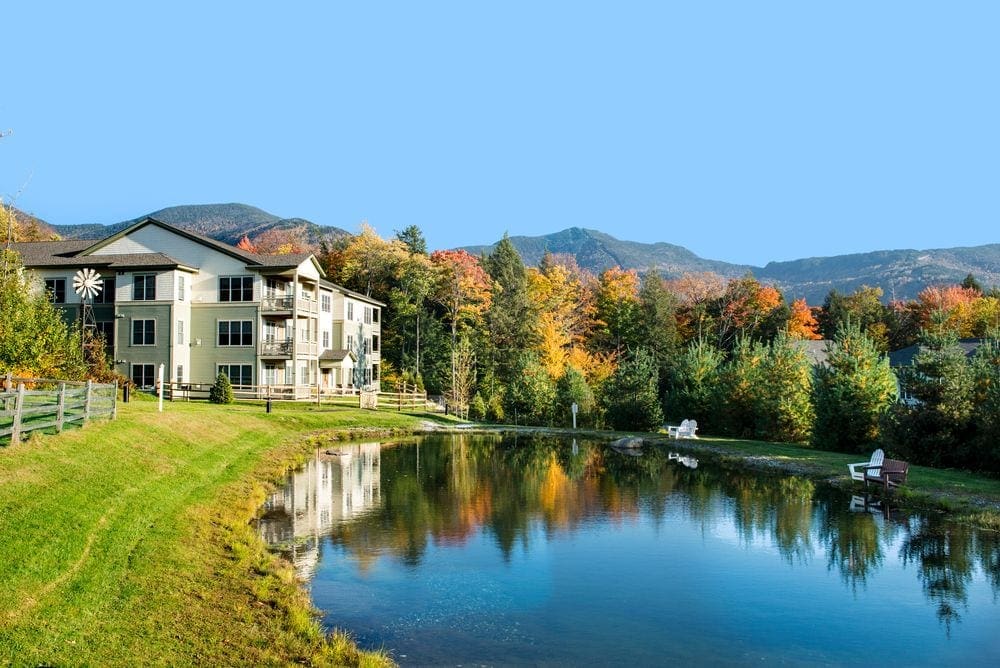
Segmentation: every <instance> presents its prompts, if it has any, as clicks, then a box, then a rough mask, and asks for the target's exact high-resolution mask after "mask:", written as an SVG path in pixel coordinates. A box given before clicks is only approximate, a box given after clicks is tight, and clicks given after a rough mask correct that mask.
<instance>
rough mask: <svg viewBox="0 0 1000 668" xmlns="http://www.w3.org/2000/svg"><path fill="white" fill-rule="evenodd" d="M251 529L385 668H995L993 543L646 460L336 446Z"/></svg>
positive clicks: (659, 458)
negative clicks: (526, 667) (381, 652)
mask: <svg viewBox="0 0 1000 668" xmlns="http://www.w3.org/2000/svg"><path fill="white" fill-rule="evenodd" d="M869 501H872V500H871V499H869ZM259 529H260V531H261V533H262V535H263V536H264V538H265V539H266V540H267V541H269V542H270V543H271V544H272V545H273V546H274V548H275V549H277V550H280V551H281V552H283V553H284V554H285V555H286V556H288V558H289V559H291V560H292V561H293V562H294V563H295V565H296V568H297V570H298V572H299V575H300V576H301V577H302V578H303V580H304V581H305V582H306V583H307V586H308V587H309V588H310V591H311V594H312V597H313V601H314V603H315V604H316V606H317V607H318V608H319V609H320V610H321V611H322V612H323V620H324V623H325V624H326V625H327V626H328V627H333V626H336V627H338V628H342V629H346V630H348V631H349V632H351V633H352V634H353V635H354V636H355V637H356V639H357V640H358V642H359V644H360V645H361V646H363V647H366V648H377V647H385V648H386V649H389V650H391V652H392V656H393V658H394V659H395V660H396V661H398V662H399V663H400V664H402V665H442V664H448V665H459V664H466V665H468V664H477V665H483V664H487V665H497V664H501V665H503V664H513V665H523V664H551V665H595V664H596V665H601V664H604V665H608V664H612V665H619V664H632V665H662V664H664V663H667V662H685V663H713V664H716V663H750V662H761V661H766V662H777V661H780V662H784V663H793V664H799V663H808V664H816V663H827V664H874V663H880V662H887V663H892V664H908V665H940V664H947V665H959V664H976V665H1000V604H998V593H1000V535H998V534H996V533H992V532H979V531H976V530H974V529H972V528H970V527H967V526H961V525H956V524H950V523H947V522H944V521H942V520H941V519H940V518H936V517H933V516H920V515H905V514H903V513H901V512H899V511H898V510H897V509H894V508H892V507H891V506H885V507H883V506H882V505H879V504H874V503H869V504H868V505H866V504H865V498H864V497H861V496H853V497H852V495H851V494H849V493H844V492H841V491H839V490H835V489H833V488H828V487H826V486H824V485H816V484H814V483H813V482H811V481H809V480H805V479H802V478H796V477H781V476H773V477H771V476H762V475H752V474H748V473H746V472H743V471H739V470H733V469H732V468H727V467H724V466H722V465H720V464H717V463H716V464H713V463H712V462H709V461H706V460H704V458H702V459H701V460H700V461H699V459H696V458H695V457H693V456H690V455H685V454H683V453H674V452H669V451H668V450H666V449H663V448H661V447H659V446H646V447H644V448H643V449H641V450H640V451H619V450H615V449H612V448H610V447H608V445H607V444H605V443H596V442H586V441H582V440H581V441H571V440H564V439H560V438H553V437H539V436H532V437H525V436H523V435H522V436H513V435H504V436H501V435H472V434H461V435H444V436H434V437H426V438H423V439H420V440H419V441H411V442H401V443H392V444H389V443H382V444H379V443H363V444H345V445H339V446H333V447H331V448H330V450H329V451H326V450H324V451H319V452H317V453H316V455H315V457H314V458H313V459H312V460H311V461H309V462H308V465H307V466H305V467H304V468H303V469H302V470H301V471H300V472H297V473H295V474H293V475H291V476H290V477H289V479H288V483H287V486H286V487H285V488H284V489H283V490H281V491H279V492H278V493H276V494H274V495H273V496H271V497H270V498H269V499H268V501H267V504H266V505H265V508H264V510H263V515H262V517H261V519H260V521H259Z"/></svg>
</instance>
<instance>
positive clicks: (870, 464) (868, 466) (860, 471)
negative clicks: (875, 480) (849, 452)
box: [847, 449, 885, 482]
mask: <svg viewBox="0 0 1000 668" xmlns="http://www.w3.org/2000/svg"><path fill="white" fill-rule="evenodd" d="M883 461H885V453H884V452H882V450H881V449H879V450H876V451H875V452H873V453H872V458H871V459H870V460H868V461H867V462H858V463H857V464H848V465H847V469H848V470H849V471H850V472H851V480H857V481H859V482H864V480H865V473H866V472H867V473H868V474H869V475H878V473H879V469H881V468H882V462H883Z"/></svg>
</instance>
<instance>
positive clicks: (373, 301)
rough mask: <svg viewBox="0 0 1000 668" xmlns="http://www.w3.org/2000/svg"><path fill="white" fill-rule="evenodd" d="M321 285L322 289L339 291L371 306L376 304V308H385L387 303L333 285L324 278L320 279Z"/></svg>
mask: <svg viewBox="0 0 1000 668" xmlns="http://www.w3.org/2000/svg"><path fill="white" fill-rule="evenodd" d="M319 284H320V287H324V288H330V289H331V290H339V291H340V292H343V293H344V294H345V295H350V296H351V297H354V298H355V299H360V300H361V301H364V302H368V303H369V304H374V305H375V306H381V307H383V308H384V307H385V302H380V301H379V300H377V299H374V298H372V297H368V296H366V295H363V294H361V293H360V292H355V291H354V290H348V289H347V288H345V287H344V286H342V285H337V284H336V283H331V282H330V281H328V280H326V279H324V278H321V279H320V281H319Z"/></svg>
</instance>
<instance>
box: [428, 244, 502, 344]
mask: <svg viewBox="0 0 1000 668" xmlns="http://www.w3.org/2000/svg"><path fill="white" fill-rule="evenodd" d="M431 265H432V266H433V268H434V287H433V290H432V292H431V299H432V301H434V302H435V303H437V304H439V305H440V306H441V307H442V308H443V309H444V312H445V321H446V322H447V323H448V325H449V327H450V328H451V340H452V343H453V344H454V343H455V341H456V337H457V334H458V330H459V329H461V328H463V327H465V326H475V325H476V324H477V323H479V322H480V320H481V319H482V316H483V313H484V312H485V311H486V309H488V308H489V306H490V301H491V294H490V289H491V284H492V283H491V281H490V277H489V274H487V273H486V271H485V270H484V269H483V267H482V266H481V265H480V264H479V259H478V258H476V257H475V256H473V255H470V254H469V253H467V252H466V251H463V250H439V251H434V252H433V253H432V254H431Z"/></svg>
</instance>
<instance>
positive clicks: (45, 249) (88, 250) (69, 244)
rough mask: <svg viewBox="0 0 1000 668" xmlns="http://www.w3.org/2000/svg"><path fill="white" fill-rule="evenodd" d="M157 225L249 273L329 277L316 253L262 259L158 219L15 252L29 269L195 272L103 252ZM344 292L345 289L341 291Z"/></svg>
mask: <svg viewBox="0 0 1000 668" xmlns="http://www.w3.org/2000/svg"><path fill="white" fill-rule="evenodd" d="M149 225H154V226H156V227H160V228H163V229H165V230H168V231H169V232H172V233H174V234H177V235H179V236H182V237H185V238H187V239H190V240H192V241H194V242H196V243H199V244H202V245H204V246H209V247H210V248H212V249H214V250H217V251H219V252H220V253H224V254H226V255H229V256H230V257H234V258H236V259H238V260H242V261H244V262H246V263H247V268H248V269H254V270H262V269H284V270H287V269H294V268H295V267H298V266H299V265H300V264H302V263H303V262H305V261H306V260H309V259H311V260H312V263H313V266H314V267H316V270H317V271H318V272H319V274H320V276H324V275H326V272H325V271H323V267H322V266H321V265H320V263H319V261H318V260H317V259H316V257H315V256H314V255H313V254H312V253H293V254H288V255H261V254H259V253H251V252H249V251H245V250H243V249H242V248H237V247H236V246H230V245H229V244H226V243H223V242H221V241H217V240H215V239H212V238H211V237H206V236H205V235H203V234H198V233H196V232H190V231H188V230H184V229H181V228H179V227H176V226H174V225H170V224H168V223H164V222H163V221H161V220H157V219H155V218H150V217H148V216H147V217H146V218H143V219H142V220H140V221H139V222H137V223H135V224H134V225H131V226H129V227H127V228H125V229H124V230H121V231H120V232H117V233H115V234H112V235H111V236H109V237H105V238H104V239H101V240H100V241H94V240H93V239H73V240H69V241H27V242H20V243H15V244H13V248H14V250H17V251H18V252H20V253H21V257H22V258H23V261H24V266H25V267H29V268H30V267H61V266H83V265H88V266H106V267H109V268H115V269H120V268H124V267H143V268H154V267H156V268H173V267H179V268H183V269H188V270H192V271H194V270H195V269H194V268H192V267H188V266H186V265H183V264H181V263H180V262H178V261H177V260H174V259H173V258H171V257H170V256H168V255H164V254H162V253H128V254H118V255H111V254H106V253H100V252H99V251H100V250H101V249H102V248H104V247H106V246H107V245H109V244H111V243H112V242H114V241H117V240H118V239H121V238H123V237H126V236H128V235H129V234H131V233H133V232H135V231H136V230H139V229H142V228H143V227H146V226H149ZM341 289H343V288H341Z"/></svg>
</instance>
